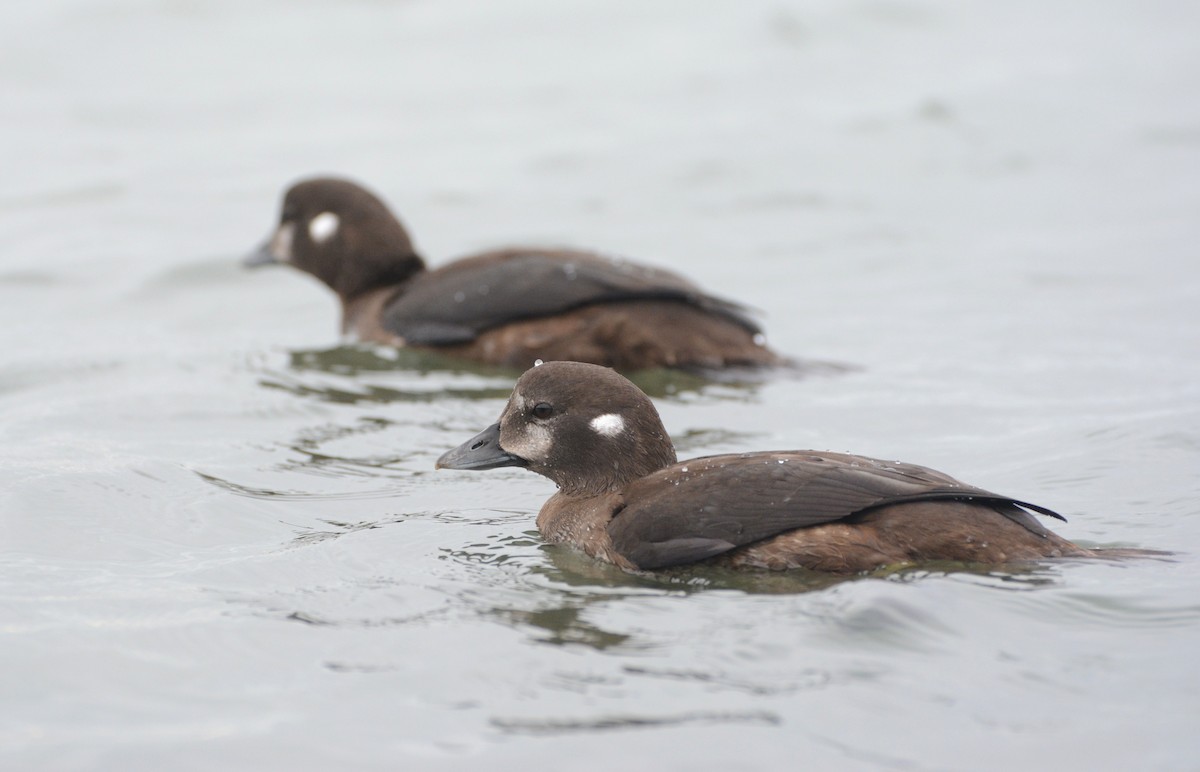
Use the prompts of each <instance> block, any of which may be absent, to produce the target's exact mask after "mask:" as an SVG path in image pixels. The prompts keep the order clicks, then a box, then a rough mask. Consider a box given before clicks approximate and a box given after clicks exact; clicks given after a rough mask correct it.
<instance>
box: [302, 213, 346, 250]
mask: <svg viewBox="0 0 1200 772" xmlns="http://www.w3.org/2000/svg"><path fill="white" fill-rule="evenodd" d="M341 224H342V221H341V220H340V219H338V216H337V215H336V214H334V213H333V212H321V213H320V214H319V215H317V216H316V217H314V218H312V219H311V220H309V221H308V235H309V236H312V240H313V241H315V242H317V243H318V244H320V243H321V242H323V241H328V240H329V239H330V237H332V236H333V234H335V233H337V229H338V226H339V225H341Z"/></svg>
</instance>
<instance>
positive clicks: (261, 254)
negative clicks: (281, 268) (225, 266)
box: [242, 240, 279, 268]
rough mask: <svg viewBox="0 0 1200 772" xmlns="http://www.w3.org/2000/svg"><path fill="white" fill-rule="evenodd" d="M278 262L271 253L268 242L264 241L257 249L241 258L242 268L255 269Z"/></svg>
mask: <svg viewBox="0 0 1200 772" xmlns="http://www.w3.org/2000/svg"><path fill="white" fill-rule="evenodd" d="M278 262H279V258H277V257H275V255H274V254H272V252H271V242H270V240H268V241H264V242H263V243H262V244H261V245H260V246H259V248H258V249H256V250H254V251H253V252H251V253H250V254H248V255H246V256H245V257H243V258H242V266H243V267H244V268H257V267H258V266H260V265H271V264H272V263H278Z"/></svg>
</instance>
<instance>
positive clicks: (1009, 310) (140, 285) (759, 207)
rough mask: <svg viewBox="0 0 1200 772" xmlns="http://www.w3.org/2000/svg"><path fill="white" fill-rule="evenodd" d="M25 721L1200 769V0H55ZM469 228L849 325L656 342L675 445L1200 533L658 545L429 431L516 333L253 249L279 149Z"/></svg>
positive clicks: (21, 555) (24, 593) (932, 766)
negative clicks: (900, 567)
mask: <svg viewBox="0 0 1200 772" xmlns="http://www.w3.org/2000/svg"><path fill="white" fill-rule="evenodd" d="M0 20H2V21H3V24H0V43H2V44H0V86H2V89H3V93H4V99H3V100H2V106H0V109H2V110H3V122H2V123H0V134H2V136H3V143H2V150H0V153H2V154H3V157H4V174H3V175H0V245H2V246H0V351H2V352H3V362H2V364H0V604H2V611H0V684H2V686H3V688H2V689H0V766H3V767H4V768H5V769H47V770H75V769H114V770H115V769H120V770H161V769H178V770H186V769H239V770H241V769H245V770H251V769H271V768H276V769H305V770H309V769H311V770H326V769H389V770H390V769H464V770H465V769H472V770H474V769H505V770H507V769H561V770H599V769H610V768H613V767H614V766H617V765H621V766H623V767H625V768H632V769H643V768H655V769H667V770H676V769H679V770H682V769H687V770H708V769H713V770H715V769H720V770H729V769H747V770H751V769H753V770H758V769H763V770H765V769H790V768H797V767H801V766H803V767H805V768H812V769H913V770H958V769H994V770H1008V769H1014V768H1021V769H1055V770H1065V769H1071V770H1074V769H1078V770H1094V769H1132V768H1136V769H1162V770H1182V769H1198V768H1200V739H1198V738H1200V734H1198V733H1197V726H1198V724H1197V717H1198V716H1200V697H1198V696H1197V695H1198V690H1200V665H1198V664H1197V662H1198V661H1200V658H1198V657H1197V656H1196V652H1197V651H1200V564H1198V563H1197V561H1196V558H1195V555H1196V554H1197V551H1198V550H1200V256H1198V254H1197V252H1198V249H1200V247H1198V245H1200V222H1198V219H1200V214H1198V213H1200V93H1198V90H1200V79H1198V74H1200V46H1197V45H1196V40H1197V39H1198V36H1197V34H1198V30H1200V24H1198V23H1200V6H1196V5H1195V4H1194V3H1184V2H1153V1H1152V2H1119V1H1117V0H1105V1H1103V2H1081V1H1078V0H1077V1H1073V2H1061V3H1040V2H1029V1H1026V0H1018V1H1017V2H1010V3H983V2H951V1H950V0H904V1H902V2H874V1H871V2H867V1H865V0H864V1H862V2H855V1H839V2H834V1H833V0H825V1H822V0H817V1H816V2H803V3H802V2H790V1H789V0H779V1H776V2H755V1H752V2H740V3H715V2H714V3H707V2H704V3H697V2H662V3H642V2H632V1H629V2H624V1H620V2H613V0H604V1H603V2H599V1H597V2H591V1H590V0H588V1H587V2H576V3H569V4H564V3H553V2H549V1H548V0H514V1H513V2H505V3H488V2H482V1H471V0H450V1H448V2H436V3H435V2H426V1H424V0H412V1H411V2H366V1H363V2H346V3H323V4H322V3H303V2H302V3H291V2H286V3H285V2H261V3H253V4H244V3H232V2H214V3H191V2H165V1H161V2H160V1H156V0H109V1H108V2H104V3H100V2H87V1H86V0H54V1H53V2H42V3H9V4H6V5H5V6H4V9H3V10H2V11H0ZM319 172H336V173H340V174H346V175H351V176H354V177H357V178H359V179H361V180H362V181H364V182H366V183H367V184H369V185H370V186H372V187H374V188H375V189H377V190H378V191H379V192H380V193H381V194H383V195H384V197H385V198H387V199H388V201H389V202H391V204H393V205H394V207H395V208H396V210H397V211H398V212H399V213H400V214H401V216H402V217H403V218H404V220H405V221H406V223H407V224H408V225H409V226H410V227H411V229H412V231H413V233H414V237H415V240H416V243H417V245H418V247H419V248H420V249H421V250H422V251H423V252H424V253H425V254H426V255H428V256H429V257H430V258H431V262H433V263H435V264H437V263H441V262H444V261H445V260H447V259H450V258H451V257H453V256H456V255H459V254H463V253H465V252H467V251H469V250H471V249H476V248H481V247H486V246H494V245H500V244H509V243H537V244H570V245H576V246H585V247H592V248H596V249H601V250H605V251H607V252H611V253H615V254H624V255H628V256H631V257H634V258H637V259H639V260H642V261H646V262H650V263H653V264H656V265H660V266H664V267H667V268H671V269H674V270H678V271H680V272H683V273H686V274H687V275H689V276H691V277H692V278H694V279H695V280H696V281H698V282H699V283H701V284H702V285H704V286H706V287H708V288H711V289H713V290H716V291H719V292H720V293H722V294H724V295H727V296H729V297H732V298H735V299H738V300H741V301H744V302H747V303H749V304H751V305H753V306H755V307H757V308H759V309H761V310H762V312H763V323H764V326H765V327H766V329H767V330H768V332H769V335H770V341H771V344H772V345H773V346H774V347H776V348H777V349H779V350H781V351H784V352H787V353H790V354H793V355H797V356H801V357H804V358H808V359H812V360H820V361H831V362H840V363H845V364H847V365H851V366H852V367H851V368H850V369H848V370H847V371H845V372H840V373H838V372H823V373H817V374H813V375H811V376H810V377H805V378H797V377H781V378H773V379H767V380H766V381H765V382H742V381H736V380H735V381H732V382H706V381H704V380H700V379H696V378H692V377H687V376H665V375H664V374H661V373H658V374H653V373H652V374H648V375H646V376H644V377H643V378H642V379H641V381H640V382H641V383H642V384H643V386H645V387H646V388H647V390H649V391H650V392H651V393H652V394H654V396H655V397H656V401H657V404H658V405H659V408H660V410H661V411H662V413H663V417H664V421H665V423H666V425H667V427H668V428H669V429H670V430H671V432H672V433H673V435H674V436H675V438H676V440H677V444H678V447H679V451H680V455H681V456H682V457H687V456H691V455H700V454H706V453H716V452H726V451H730V452H733V451H744V450H754V449H769V448H818V449H827V450H835V451H852V452H858V453H863V454H867V455H872V456H876V457H883V458H899V459H904V460H907V461H912V462H916V463H921V464H926V465H929V466H933V467H936V468H939V469H942V470H944V471H946V472H948V473H951V474H953V475H955V476H958V477H960V478H962V479H964V480H966V481H968V482H971V483H973V484H977V485H980V486H983V487H987V488H990V489H993V490H997V491H1002V492H1004V493H1008V494H1011V495H1013V496H1017V497H1021V498H1024V499H1028V500H1031V501H1035V502H1038V503H1040V504H1043V505H1045V506H1048V507H1052V508H1054V509H1056V510H1059V511H1061V512H1063V513H1064V514H1066V515H1067V516H1068V517H1069V518H1070V522H1069V523H1067V524H1055V526H1054V527H1055V528H1056V530H1057V531H1058V532H1059V533H1061V534H1062V535H1064V536H1066V537H1067V538H1070V539H1073V540H1076V541H1079V542H1081V543H1083V544H1085V545H1091V546H1135V547H1148V548H1159V549H1167V550H1172V551H1175V552H1176V553H1177V554H1176V555H1175V557H1174V558H1173V559H1171V560H1140V561H1124V562H1102V561H1093V562H1080V561H1076V562H1063V563H1047V564H1044V565H1036V566H1028V567H1014V568H1011V569H1005V570H993V571H964V570H957V569H955V568H954V567H949V566H926V567H922V568H920V569H914V570H907V571H900V572H895V573H890V574H881V575H877V576H871V577H857V578H852V579H849V580H831V579H828V578H821V577H814V576H803V575H758V576H754V575H751V576H746V575H734V574H722V573H715V572H712V571H704V570H696V569H691V570H679V571H675V572H668V573H666V574H664V575H663V576H659V577H638V576H630V575H626V574H624V573H622V572H620V571H617V570H615V569H613V568H611V567H609V566H605V565H601V564H598V563H595V562H594V561H591V560H590V559H587V558H586V557H583V556H580V555H578V554H576V553H573V552H571V551H569V550H565V549H561V548H557V547H553V548H552V547H547V546H545V545H543V544H542V543H541V541H540V539H539V538H538V536H537V534H536V532H535V531H534V530H533V528H534V526H533V517H534V514H535V513H536V511H537V509H538V507H539V506H540V504H541V502H542V501H543V500H544V499H545V498H546V497H548V496H549V495H550V494H551V492H552V490H553V489H552V486H551V484H550V483H549V482H548V481H546V480H544V479H542V478H539V477H536V476H534V475H532V474H529V473H528V472H525V471H523V470H515V469H514V470H497V471H494V472H488V473H478V474H467V473H452V472H435V471H434V470H433V463H434V460H435V459H436V458H437V457H438V456H439V455H440V454H441V453H442V452H444V451H445V450H446V449H448V448H450V447H453V446H454V445H457V444H458V443H460V442H462V441H463V440H464V439H466V438H467V437H469V436H471V435H472V434H473V433H474V432H476V431H477V430H479V429H481V428H483V427H484V426H486V425H487V424H488V423H490V422H492V421H494V420H495V419H496V417H497V416H498V415H499V412H500V409H501V406H502V404H503V400H504V398H505V396H506V395H507V394H508V392H509V390H510V388H511V385H512V381H513V379H514V377H515V374H513V373H506V372H497V371H487V370H479V369H473V368H470V367H463V366H448V363H446V362H445V361H440V360H437V359H434V358H430V357H424V356H420V355H413V354H411V353H409V352H404V353H403V354H401V355H399V356H397V355H394V354H391V353H389V352H386V351H372V350H358V349H352V348H339V347H338V339H337V336H336V327H337V321H336V317H337V310H336V307H335V304H334V301H333V298H332V296H331V295H330V294H329V293H328V292H327V291H326V290H325V289H324V288H323V287H321V286H319V285H318V284H317V283H316V282H315V281H313V280H312V279H311V278H309V277H306V276H302V275H300V274H297V273H292V272H288V271H285V270H278V271H260V272H256V273H246V272H243V271H242V270H240V269H239V267H238V265H237V259H238V257H239V256H240V255H241V254H243V253H244V252H246V251H248V250H249V249H250V248H251V247H253V246H254V245H255V244H256V243H257V242H258V241H259V240H260V239H261V238H262V237H263V236H265V235H266V233H267V231H268V230H269V228H270V226H271V225H272V223H273V221H274V218H275V217H276V209H277V206H278V199H279V196H280V193H281V191H282V189H283V187H284V186H285V185H286V184H287V183H289V182H291V181H292V180H294V179H295V178H297V177H300V176H303V175H308V174H312V173H319Z"/></svg>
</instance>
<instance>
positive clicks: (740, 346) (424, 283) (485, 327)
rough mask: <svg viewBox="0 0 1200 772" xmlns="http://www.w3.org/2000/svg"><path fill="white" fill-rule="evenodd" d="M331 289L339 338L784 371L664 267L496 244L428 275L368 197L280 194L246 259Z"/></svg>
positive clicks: (472, 353)
mask: <svg viewBox="0 0 1200 772" xmlns="http://www.w3.org/2000/svg"><path fill="white" fill-rule="evenodd" d="M269 263H282V264H287V265H291V266H293V267H295V268H298V269H300V270H302V271H305V272H307V273H310V274H312V275H313V276H315V277H317V278H318V279H320V280H321V281H322V282H324V283H325V284H326V285H327V286H329V287H330V288H331V289H332V290H333V291H334V292H335V293H337V295H338V298H339V299H340V300H341V304H342V332H343V334H345V335H347V336H349V337H351V338H354V339H356V340H360V341H364V342H373V343H382V344H387V345H394V346H413V347H417V348H425V349H431V350H435V351H438V352H441V353H443V354H447V355H450V356H455V357H459V358H463V359H470V360H474V361H478V362H484V363H487V364H493V365H501V366H509V367H522V368H524V367H527V366H528V365H529V363H530V362H532V361H534V360H535V359H539V358H540V359H543V360H576V361H584V362H591V363H595V364H602V365H606V366H610V367H615V368H618V369H622V370H638V369H645V368H650V367H679V368H689V367H694V368H721V367H731V366H767V365H775V364H782V363H783V361H784V360H783V359H782V358H781V357H780V356H778V355H777V354H775V353H774V352H772V351H771V350H770V349H768V348H767V347H766V346H765V345H763V343H762V340H763V338H762V331H761V330H760V328H759V327H758V325H757V324H755V322H754V321H753V320H751V319H750V318H749V317H748V316H747V314H746V309H745V308H743V307H742V306H739V305H737V304H735V303H732V302H730V301H727V300H722V299H720V298H717V297H714V296H712V295H708V294H706V293H705V292H703V291H702V290H701V289H700V288H699V287H697V286H696V285H695V284H693V283H691V282H690V281H688V280H687V279H684V278H683V277H681V276H678V275H676V274H674V273H671V272H669V271H665V270H661V269H656V268H650V267H646V266H642V265H637V264H635V263H630V262H626V261H623V260H616V259H610V258H606V257H602V256H600V255H597V254H594V253H590V252H585V251H580V250H570V249H537V248H531V249H524V248H514V249H501V250H494V251H490V252H485V253H481V254H478V255H474V256H470V257H466V258H463V259H460V260H457V261H454V262H452V263H449V264H448V265H446V266H443V267H441V268H438V269H435V270H428V269H427V268H426V266H425V262H424V260H422V259H421V257H420V256H419V255H418V254H417V252H416V251H415V249H414V248H413V245H412V241H411V239H410V238H409V235H408V233H407V231H406V230H405V229H404V226H403V225H401V223H400V221H399V220H398V219H397V218H396V217H395V216H394V215H393V214H392V213H391V211H389V209H388V208H387V206H386V205H385V204H384V203H383V202H382V201H381V200H380V199H379V198H378V197H377V196H375V195H374V194H373V193H371V192H370V191H368V190H366V189H365V188H363V187H362V186H360V185H358V184H356V183H354V182H350V181H348V180H341V179H334V178H317V179H311V180H305V181H302V182H299V183H297V184H295V185H293V186H292V187H291V188H290V189H289V190H288V191H287V193H286V194H285V196H284V200H283V207H282V212H281V216H280V222H279V225H278V226H277V228H276V230H275V232H274V233H273V234H272V236H271V237H270V238H269V239H268V240H267V242H266V243H264V244H263V246H262V247H261V248H259V250H258V251H256V252H255V253H254V254H252V255H251V256H250V257H249V258H248V259H247V261H246V264H247V265H251V266H256V265H264V264H269Z"/></svg>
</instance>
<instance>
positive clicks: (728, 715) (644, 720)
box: [491, 710, 783, 735]
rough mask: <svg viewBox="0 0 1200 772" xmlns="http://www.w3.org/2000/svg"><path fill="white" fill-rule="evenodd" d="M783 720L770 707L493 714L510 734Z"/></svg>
mask: <svg viewBox="0 0 1200 772" xmlns="http://www.w3.org/2000/svg"><path fill="white" fill-rule="evenodd" d="M781 723H783V721H782V720H781V719H780V717H779V716H778V715H777V714H775V713H772V712H770V711H765V710H751V711H741V712H721V711H695V712H690V713H677V714H674V715H666V716H637V715H610V716H598V717H596V718H578V719H557V718H549V719H524V718H515V719H513V718H493V719H492V720H491V724H492V726H494V727H496V728H497V729H499V730H500V731H502V732H505V733H507V734H523V735H565V734H578V733H580V732H611V731H619V730H624V729H652V728H661V727H672V726H685V725H691V724H760V725H765V726H777V725H779V724H781Z"/></svg>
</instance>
